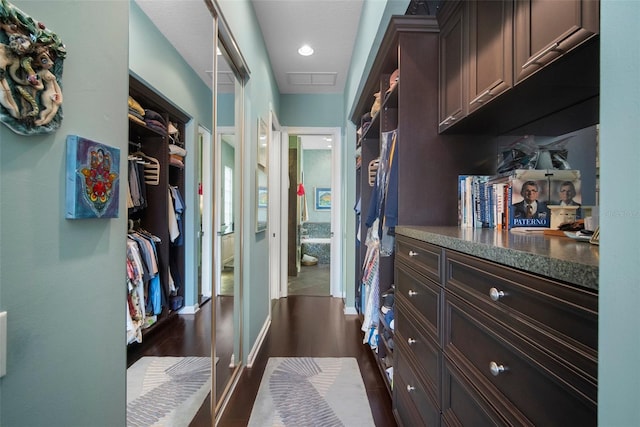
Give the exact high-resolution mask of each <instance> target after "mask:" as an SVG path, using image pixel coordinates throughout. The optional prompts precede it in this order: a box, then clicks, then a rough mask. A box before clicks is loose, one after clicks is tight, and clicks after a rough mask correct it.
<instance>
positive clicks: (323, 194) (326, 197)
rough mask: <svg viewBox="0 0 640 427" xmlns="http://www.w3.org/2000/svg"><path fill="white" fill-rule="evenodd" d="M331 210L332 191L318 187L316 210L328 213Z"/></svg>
mask: <svg viewBox="0 0 640 427" xmlns="http://www.w3.org/2000/svg"><path fill="white" fill-rule="evenodd" d="M330 209H331V189H330V188H323V187H316V210H317V211H326V210H330Z"/></svg>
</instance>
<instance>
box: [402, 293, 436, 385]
mask: <svg viewBox="0 0 640 427" xmlns="http://www.w3.org/2000/svg"><path fill="white" fill-rule="evenodd" d="M395 316H396V321H395V336H394V343H395V345H396V347H397V348H400V349H401V350H402V351H406V352H407V353H408V354H410V356H408V357H410V358H412V359H413V360H415V361H416V362H417V365H418V366H420V371H421V372H422V373H424V374H425V376H426V380H427V382H428V385H429V386H431V388H432V389H433V392H434V395H435V396H437V395H438V393H439V387H438V384H440V363H439V360H440V356H439V354H440V352H441V350H440V344H439V340H438V341H436V340H435V339H434V338H428V336H427V335H425V334H424V333H423V331H422V330H421V329H420V328H419V327H417V324H418V321H417V320H416V319H415V318H414V317H413V316H411V315H410V314H409V313H407V310H406V309H405V306H404V303H403V302H402V300H398V302H397V303H396V313H395Z"/></svg>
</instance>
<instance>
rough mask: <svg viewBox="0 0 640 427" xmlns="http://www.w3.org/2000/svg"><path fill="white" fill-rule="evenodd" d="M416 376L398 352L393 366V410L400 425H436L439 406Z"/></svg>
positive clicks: (438, 416)
mask: <svg viewBox="0 0 640 427" xmlns="http://www.w3.org/2000/svg"><path fill="white" fill-rule="evenodd" d="M417 378H418V377H417V375H416V374H415V372H413V371H412V369H411V367H410V365H409V363H408V362H407V360H406V359H405V358H404V357H402V355H401V354H398V356H397V358H396V362H395V365H394V368H393V406H394V412H395V413H396V416H397V418H398V420H399V423H400V425H402V426H407V427H414V426H420V425H422V426H438V425H440V409H439V406H438V405H437V404H436V403H435V402H434V400H433V398H432V397H431V396H430V395H429V393H427V391H426V389H425V387H424V385H423V384H422V383H421V382H420V381H419V380H418V379H417Z"/></svg>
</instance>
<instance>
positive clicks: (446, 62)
mask: <svg viewBox="0 0 640 427" xmlns="http://www.w3.org/2000/svg"><path fill="white" fill-rule="evenodd" d="M464 6H465V2H460V3H457V4H456V6H455V8H454V9H452V10H451V12H450V13H449V12H445V13H443V14H442V16H443V18H442V19H443V22H442V28H441V31H440V91H439V92H440V108H439V111H440V113H439V114H440V120H439V125H438V128H439V130H440V131H443V130H444V129H447V128H448V127H450V126H451V125H453V124H454V123H456V122H457V121H458V120H460V119H461V118H463V117H465V116H466V115H467V108H466V104H467V101H466V99H467V95H466V90H467V88H466V66H467V65H466V63H467V60H466V58H467V54H468V51H467V43H466V37H467V28H468V27H467V23H466V22H465V12H466V7H464ZM438 19H439V20H440V19H441V17H438Z"/></svg>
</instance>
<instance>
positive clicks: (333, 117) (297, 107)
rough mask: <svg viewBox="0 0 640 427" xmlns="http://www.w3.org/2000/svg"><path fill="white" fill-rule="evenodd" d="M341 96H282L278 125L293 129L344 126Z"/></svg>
mask: <svg viewBox="0 0 640 427" xmlns="http://www.w3.org/2000/svg"><path fill="white" fill-rule="evenodd" d="M344 115H345V113H344V104H343V96H342V94H341V93H340V94H321V95H320V94H318V95H306V94H282V95H280V116H279V118H280V124H281V125H283V126H295V127H342V126H344Z"/></svg>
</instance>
